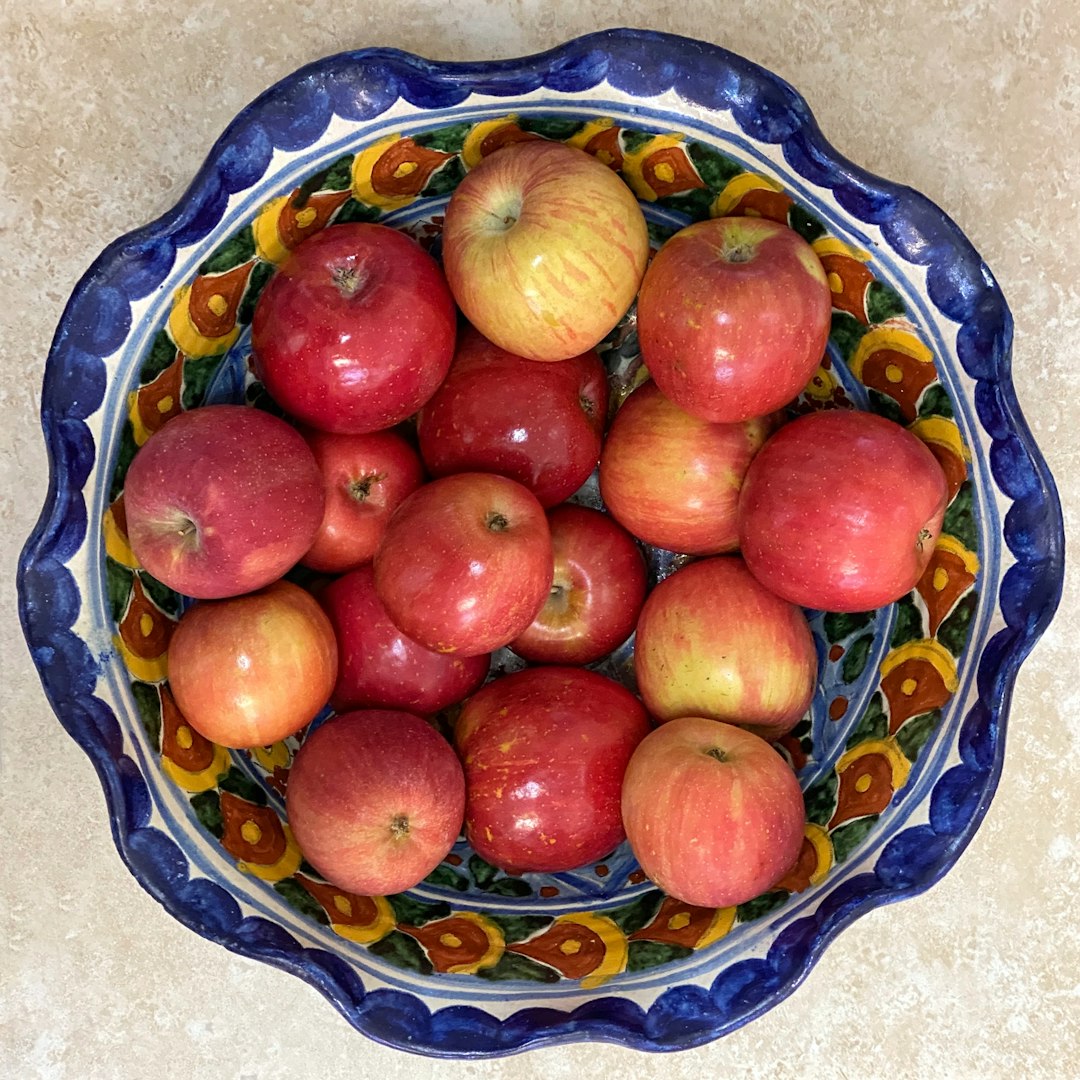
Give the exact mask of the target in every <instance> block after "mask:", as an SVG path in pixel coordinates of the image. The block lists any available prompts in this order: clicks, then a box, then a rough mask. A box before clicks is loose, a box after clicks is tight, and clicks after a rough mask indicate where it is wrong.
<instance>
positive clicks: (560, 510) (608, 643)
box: [510, 505, 646, 664]
mask: <svg viewBox="0 0 1080 1080" xmlns="http://www.w3.org/2000/svg"><path fill="white" fill-rule="evenodd" d="M548 525H549V526H550V527H551V543H552V548H553V550H554V553H555V577H554V580H553V581H552V585H551V592H550V594H549V595H548V598H547V600H546V601H545V603H544V606H543V607H542V608H541V609H540V613H539V614H538V615H537V616H536V618H535V619H534V620H533V621H532V625H531V626H529V628H528V629H527V630H526V631H525V632H524V633H523V634H522V635H521V636H520V637H519V638H517V639H516V640H514V641H513V642H511V645H510V648H512V649H513V650H514V652H516V653H517V654H518V656H522V657H524V658H525V659H526V660H532V661H534V662H535V663H540V664H589V663H592V661H594V660H599V659H600V657H602V656H606V655H607V654H608V653H609V652H611V650H612V649H614V648H616V647H617V646H618V645H621V644H622V643H623V642H624V641H625V640H626V639H627V638H628V637H629V636H630V635H631V634H632V633H633V631H634V625H635V624H636V623H637V617H638V612H639V611H640V610H641V604H642V601H643V600H644V599H645V584H646V582H645V560H644V559H643V558H642V556H641V552H640V551H639V550H638V547H637V545H636V544H635V543H634V540H633V537H631V536H630V534H629V533H627V532H626V530H625V529H623V528H622V527H621V526H620V525H619V524H618V522H616V521H615V520H613V519H612V518H611V517H609V516H608V515H607V514H602V513H600V511H599V510H590V509H589V508H588V507H585V506H570V505H566V506H557V507H556V508H555V509H554V510H550V511H548Z"/></svg>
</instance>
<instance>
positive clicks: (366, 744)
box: [285, 709, 465, 896]
mask: <svg viewBox="0 0 1080 1080" xmlns="http://www.w3.org/2000/svg"><path fill="white" fill-rule="evenodd" d="M285 805H286V810H287V812H288V817H289V824H290V826H291V827H292V831H293V835H294V836H295V837H296V842H297V843H298V844H299V845H300V850H301V851H302V852H303V853H304V858H305V859H307V861H308V862H310V863H311V865H312V866H314V867H315V869H316V870H318V871H319V873H320V874H322V876H323V877H324V878H326V880H327V881H329V882H332V883H333V884H334V885H336V886H338V888H340V889H346V890H348V891H349V892H354V893H359V894H360V895H362V896H385V895H387V894H393V893H399V892H404V891H405V890H406V889H411V888H412V887H413V886H414V885H417V884H419V883H420V882H421V881H423V880H424V878H426V877H427V876H428V874H430V873H431V871H432V870H434V869H435V867H436V866H438V865H439V863H440V862H442V860H443V859H444V858H445V857H446V855H447V853H448V852H449V850H450V848H451V847H453V845H454V842H455V841H456V840H457V838H458V835H459V833H460V831H461V819H462V817H463V815H464V809H465V778H464V776H463V775H462V771H461V763H460V762H459V761H458V759H457V757H456V756H455V755H454V751H453V750H452V749H451V748H450V744H449V743H448V742H447V741H446V740H445V739H444V738H443V737H442V736H441V735H439V734H438V733H437V732H436V731H434V730H433V729H432V728H431V727H429V726H428V724H427V723H426V722H425V721H423V720H421V719H420V718H419V717H417V716H413V715H412V714H411V713H407V712H397V711H393V710H387V709H371V710H361V711H358V712H349V713H343V714H342V715H341V716H336V717H334V718H333V719H332V720H329V721H328V722H327V723H325V724H323V725H322V727H320V728H319V729H318V730H317V731H316V732H315V733H314V734H312V735H311V736H310V737H309V738H308V739H307V740H306V742H305V743H304V745H303V746H301V747H300V749H299V751H297V754H296V757H295V759H294V760H293V763H292V767H291V768H290V770H289V786H288V789H287V792H286V798H285Z"/></svg>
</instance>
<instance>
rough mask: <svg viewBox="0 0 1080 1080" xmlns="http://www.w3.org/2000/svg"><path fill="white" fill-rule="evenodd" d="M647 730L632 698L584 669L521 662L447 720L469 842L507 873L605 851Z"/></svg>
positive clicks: (612, 843) (618, 837)
mask: <svg viewBox="0 0 1080 1080" xmlns="http://www.w3.org/2000/svg"><path fill="white" fill-rule="evenodd" d="M648 731H649V721H648V717H647V716H646V714H645V710H644V709H643V708H642V706H641V703H640V702H639V701H638V700H637V698H635V697H634V695H633V694H631V693H630V692H629V691H628V690H626V689H624V688H623V687H621V686H619V685H618V683H615V682H612V681H611V680H610V679H606V678H604V676H602V675H597V674H596V673H595V672H592V671H586V670H584V669H582V668H572V667H543V668H526V669H525V670H524V671H518V672H515V673H514V674H512V675H506V676H504V677H503V678H501V679H496V680H495V681H494V682H491V683H489V684H488V685H487V686H485V687H484V688H483V689H482V690H480V691H479V692H478V693H476V694H475V695H473V697H471V698H470V699H469V700H468V701H466V703H465V705H464V707H463V708H462V711H461V714H460V716H459V717H458V720H457V724H456V725H455V729H454V742H455V744H456V746H457V748H458V753H459V754H460V755H461V758H462V761H464V763H465V779H466V788H467V791H468V798H467V802H466V808H465V835H466V837H467V838H468V840H469V843H471V844H472V846H473V847H474V848H475V849H476V851H477V852H478V853H479V854H480V855H481V856H482V857H483V858H485V859H487V860H488V862H490V863H493V864H494V865H496V866H501V867H503V868H504V869H507V870H513V871H516V872H521V871H527V870H535V871H544V872H547V873H555V872H557V871H560V870H571V869H573V868H574V867H577V866H584V865H586V864H588V863H590V862H593V861H595V860H597V859H600V858H602V857H603V856H605V855H607V854H608V853H609V852H610V851H611V850H612V849H613V848H614V847H616V846H617V845H618V844H619V843H620V842H621V841H622V839H623V835H624V834H623V827H622V818H621V814H620V810H619V805H620V797H621V796H620V792H621V790H622V781H623V772H624V771H625V769H626V765H627V762H628V761H629V760H630V755H631V754H632V753H633V751H634V748H635V747H636V746H637V745H638V743H639V742H641V740H642V739H643V738H644V737H645V735H646V734H647V733H648Z"/></svg>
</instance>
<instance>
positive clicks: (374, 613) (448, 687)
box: [319, 565, 491, 716]
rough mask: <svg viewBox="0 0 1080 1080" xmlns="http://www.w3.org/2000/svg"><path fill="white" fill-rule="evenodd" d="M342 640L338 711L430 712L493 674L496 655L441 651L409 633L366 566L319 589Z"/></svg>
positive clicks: (334, 699) (336, 689)
mask: <svg viewBox="0 0 1080 1080" xmlns="http://www.w3.org/2000/svg"><path fill="white" fill-rule="evenodd" d="M319 603H320V604H322V606H323V610H324V611H325V612H326V614H327V615H329V617H330V622H331V623H332V624H333V627H334V633H335V634H336V635H337V641H338V657H339V660H338V679H337V683H336V685H335V686H334V693H333V695H332V697H331V702H332V704H333V706H334V708H335V709H338V710H339V711H343V710H345V709H358V708H379V709H405V710H406V711H408V712H414V713H419V714H420V715H422V716H427V715H430V714H432V713H437V712H438V711H439V710H440V709H445V708H447V707H448V706H450V705H454V704H456V703H457V702H459V701H461V699H462V698H464V697H466V696H467V695H468V694H471V693H472V692H473V691H474V690H475V689H476V688H477V687H478V686H479V685H480V684H481V683H482V682H483V681H484V677H485V676H486V675H487V672H488V667H489V666H490V661H491V658H490V656H488V654H487V653H484V654H483V655H481V656H458V655H457V654H455V653H437V652H432V651H431V650H430V649H425V648H424V646H423V645H420V644H418V643H417V642H415V641H413V640H412V638H410V637H408V636H407V635H405V634H403V633H402V632H401V631H400V630H399V629H398V628H397V627H396V626H395V625H394V624H393V623H392V622H391V621H390V616H389V615H387V614H386V609H385V608H384V607H383V605H382V601H380V600H379V597H378V596H377V595H376V593H375V572H374V570H373V569H372V568H371V566H370V565H368V566H361V567H359V568H358V569H356V570H353V571H352V572H351V573H348V574H345V575H344V576H343V577H339V578H338V579H337V580H336V581H332V582H331V583H330V584H329V585H327V586H326V588H325V589H323V590H322V591H321V592H320V593H319Z"/></svg>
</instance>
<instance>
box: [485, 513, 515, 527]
mask: <svg viewBox="0 0 1080 1080" xmlns="http://www.w3.org/2000/svg"><path fill="white" fill-rule="evenodd" d="M484 524H485V525H487V527H488V528H489V529H490V530H491V531H492V532H505V531H506V530H507V529H509V528H510V522H509V521H507V520H506V517H505V516H504V515H503V514H500V513H499V512H498V511H497V510H493V511H492V512H491V513H490V514H488V516H487V519H486V521H485V522H484Z"/></svg>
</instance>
